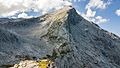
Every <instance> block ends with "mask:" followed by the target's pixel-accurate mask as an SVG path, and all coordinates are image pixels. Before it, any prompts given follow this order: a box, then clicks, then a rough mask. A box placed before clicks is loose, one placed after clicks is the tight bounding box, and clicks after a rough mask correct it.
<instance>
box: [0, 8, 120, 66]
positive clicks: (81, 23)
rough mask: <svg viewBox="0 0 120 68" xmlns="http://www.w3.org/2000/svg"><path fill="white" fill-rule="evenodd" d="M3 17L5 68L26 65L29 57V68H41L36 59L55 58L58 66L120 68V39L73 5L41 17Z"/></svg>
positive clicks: (0, 39)
mask: <svg viewBox="0 0 120 68" xmlns="http://www.w3.org/2000/svg"><path fill="white" fill-rule="evenodd" d="M3 20H4V19H2V21H0V22H1V23H0V67H2V68H3V66H11V65H14V64H18V65H19V64H23V66H24V62H20V61H21V60H26V61H25V64H26V65H25V66H28V67H26V68H29V66H31V67H33V68H35V67H36V68H37V67H38V65H37V63H36V61H33V60H36V58H37V59H44V58H49V59H52V61H54V63H55V64H56V67H57V68H120V38H119V37H118V36H116V35H115V34H113V33H110V32H108V31H106V30H104V29H102V28H100V27H99V26H98V25H97V24H94V23H93V22H89V21H87V20H86V19H84V18H83V17H82V16H80V15H79V14H78V13H77V12H76V10H75V9H74V8H73V7H71V6H69V7H64V8H62V9H60V10H57V11H55V12H52V13H49V14H45V15H43V16H40V17H37V18H30V19H9V20H7V21H5V22H4V21H3ZM29 60H31V61H29ZM19 62H20V63H19ZM34 62H35V63H34ZM31 63H33V64H31ZM15 66H17V65H15ZM20 66H22V65H20ZM34 66H35V67H34ZM22 68H24V67H22Z"/></svg>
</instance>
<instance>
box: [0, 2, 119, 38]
mask: <svg viewBox="0 0 120 68" xmlns="http://www.w3.org/2000/svg"><path fill="white" fill-rule="evenodd" d="M71 4H72V5H73V6H74V7H75V9H76V10H77V12H78V13H79V14H80V15H81V16H83V17H84V18H85V19H87V20H89V21H93V22H95V23H97V24H98V25H99V26H101V27H102V28H103V29H106V30H108V31H109V32H113V33H115V34H117V35H119V36H120V0H0V9H2V10H1V11H0V17H1V18H3V17H7V18H31V17H36V16H40V15H43V14H45V13H49V12H52V11H55V10H57V9H60V8H62V7H64V6H66V5H71Z"/></svg>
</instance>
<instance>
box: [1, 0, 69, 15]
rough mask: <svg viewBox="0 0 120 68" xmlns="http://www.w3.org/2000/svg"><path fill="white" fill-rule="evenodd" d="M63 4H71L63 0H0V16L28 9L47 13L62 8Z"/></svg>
mask: <svg viewBox="0 0 120 68" xmlns="http://www.w3.org/2000/svg"><path fill="white" fill-rule="evenodd" d="M65 5H71V3H70V2H68V1H63V0H0V9H2V10H0V16H3V17H6V16H12V15H14V14H16V13H18V12H25V11H28V10H30V9H34V10H35V11H39V12H40V11H41V13H43V14H44V13H47V12H50V11H53V9H54V10H57V9H60V8H62V7H63V6H65Z"/></svg>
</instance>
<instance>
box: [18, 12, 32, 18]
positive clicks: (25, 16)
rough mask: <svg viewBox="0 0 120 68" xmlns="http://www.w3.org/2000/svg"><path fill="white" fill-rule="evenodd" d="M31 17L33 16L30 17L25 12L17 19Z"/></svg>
mask: <svg viewBox="0 0 120 68" xmlns="http://www.w3.org/2000/svg"><path fill="white" fill-rule="evenodd" d="M31 17H32V16H28V14H26V13H24V12H23V13H21V14H19V15H18V17H17V18H31Z"/></svg>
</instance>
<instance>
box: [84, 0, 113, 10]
mask: <svg viewBox="0 0 120 68" xmlns="http://www.w3.org/2000/svg"><path fill="white" fill-rule="evenodd" d="M110 4H111V0H108V2H104V1H103V0H90V1H89V3H88V4H87V6H86V9H88V8H99V9H105V8H106V7H107V6H108V5H110Z"/></svg>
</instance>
